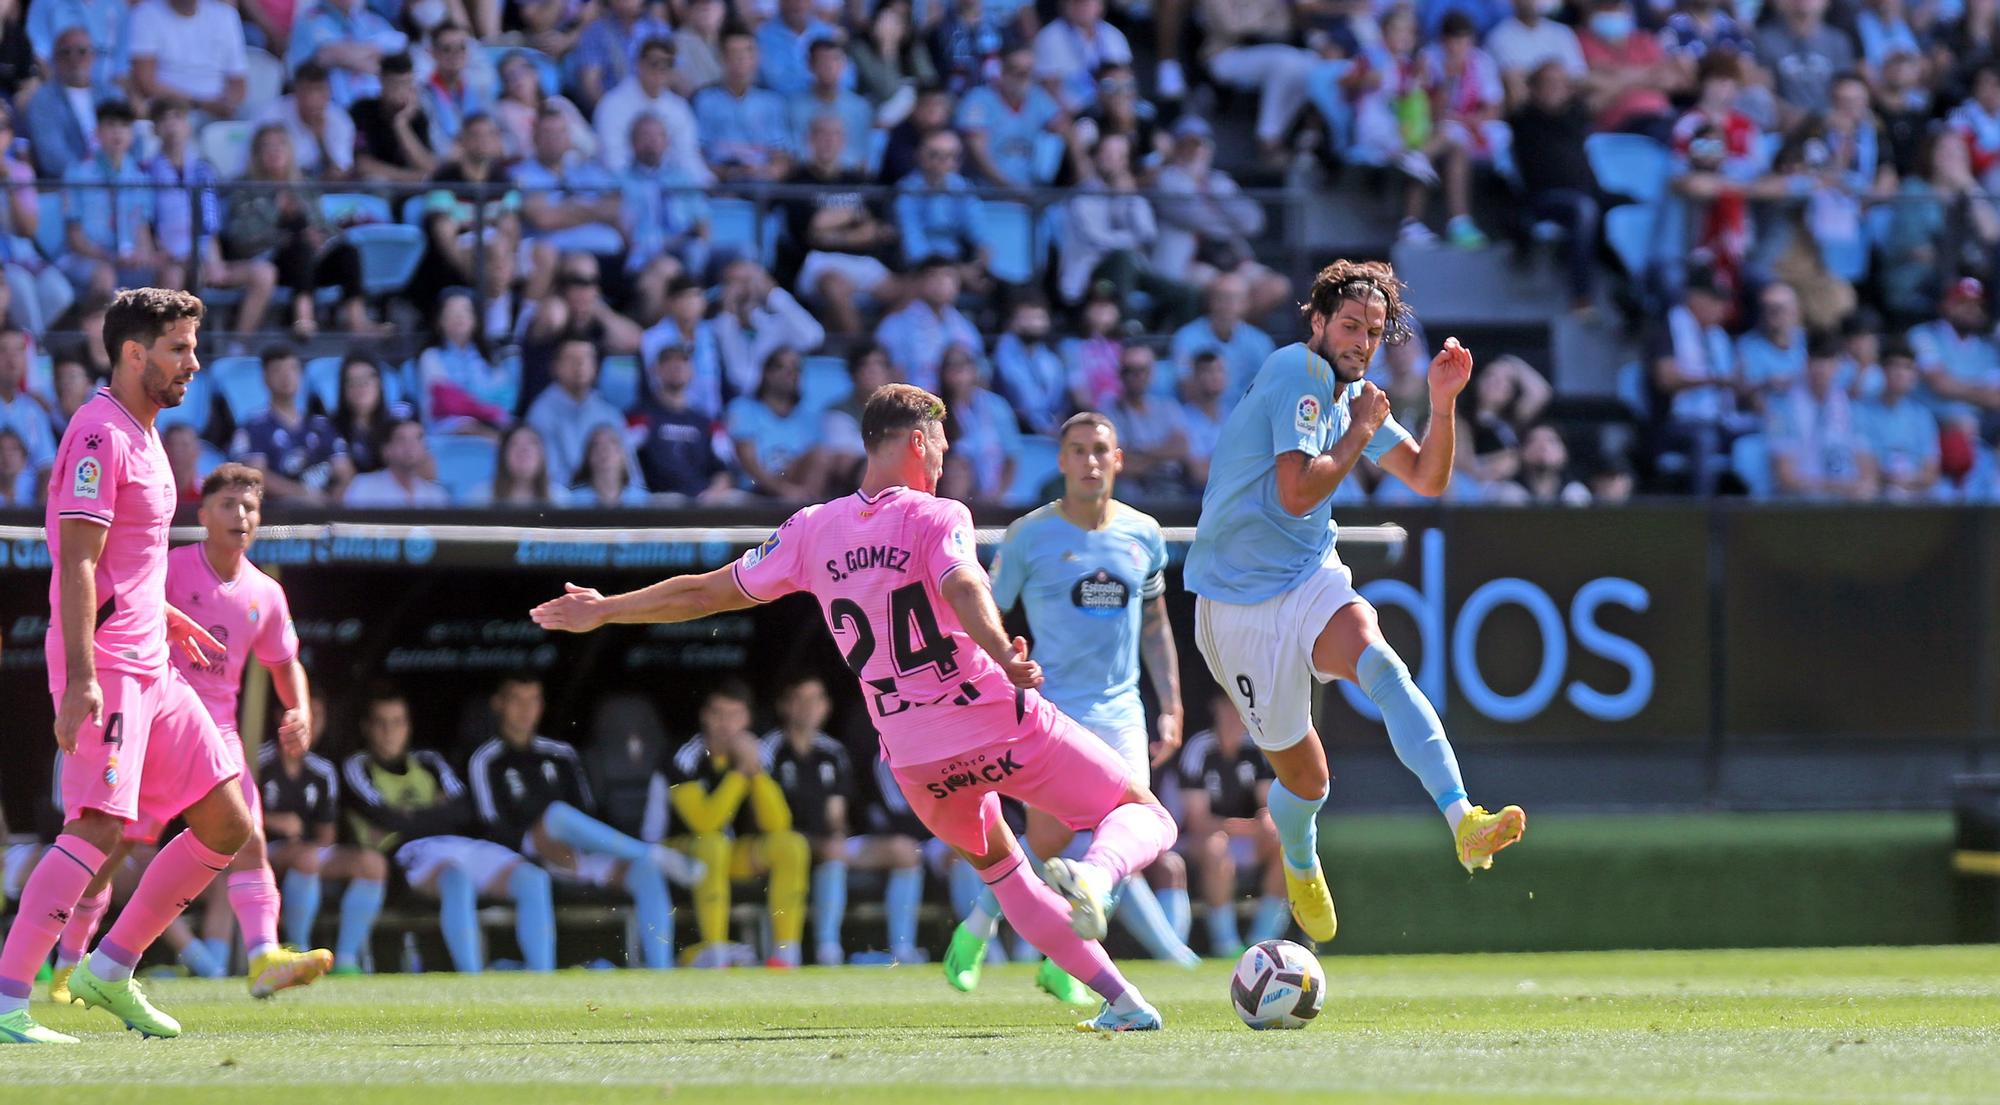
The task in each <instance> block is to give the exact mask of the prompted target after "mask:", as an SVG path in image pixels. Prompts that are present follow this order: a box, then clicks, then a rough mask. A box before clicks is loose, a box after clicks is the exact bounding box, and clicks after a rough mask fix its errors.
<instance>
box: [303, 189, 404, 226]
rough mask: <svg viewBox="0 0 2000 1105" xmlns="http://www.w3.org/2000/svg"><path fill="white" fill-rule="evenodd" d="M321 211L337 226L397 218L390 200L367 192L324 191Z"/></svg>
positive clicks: (384, 221) (321, 197)
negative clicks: (390, 205) (391, 207)
mask: <svg viewBox="0 0 2000 1105" xmlns="http://www.w3.org/2000/svg"><path fill="white" fill-rule="evenodd" d="M319 213H320V215H321V216H322V217H324V218H325V219H326V221H327V222H330V223H332V224H334V225H335V226H339V225H341V224H342V223H386V222H393V221H395V218H396V215H395V212H394V211H392V210H391V209H390V207H389V201H388V200H386V199H383V198H382V197H381V196H377V195H372V194H370V193H367V192H323V193H321V194H320V197H319Z"/></svg>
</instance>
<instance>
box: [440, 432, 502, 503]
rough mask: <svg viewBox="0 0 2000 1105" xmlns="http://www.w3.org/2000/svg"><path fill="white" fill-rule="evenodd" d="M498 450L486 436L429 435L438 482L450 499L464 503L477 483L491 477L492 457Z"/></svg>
mask: <svg viewBox="0 0 2000 1105" xmlns="http://www.w3.org/2000/svg"><path fill="white" fill-rule="evenodd" d="M499 449H500V446H499V445H498V444H497V443H496V442H494V441H493V440H492V439H490V438H484V437H474V436H471V435H468V434H439V435H438V436H436V437H433V438H431V455H432V456H434V457H436V458H437V478H438V482H439V483H441V484H443V485H444V489H445V490H446V491H449V492H450V493H451V501H452V502H455V503H463V502H465V501H466V500H467V499H468V498H470V497H471V495H472V492H473V491H474V490H476V489H477V488H478V487H479V485H481V484H483V483H486V482H488V481H490V480H491V479H492V478H493V457H494V455H495V454H496V453H497V452H499Z"/></svg>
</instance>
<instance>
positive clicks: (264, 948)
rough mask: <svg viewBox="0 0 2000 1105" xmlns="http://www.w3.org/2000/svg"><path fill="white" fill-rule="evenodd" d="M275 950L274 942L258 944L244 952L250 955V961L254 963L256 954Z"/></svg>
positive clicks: (276, 947)
mask: <svg viewBox="0 0 2000 1105" xmlns="http://www.w3.org/2000/svg"><path fill="white" fill-rule="evenodd" d="M277 950H278V945H276V944H259V945H257V946H256V947H254V948H251V949H250V950H249V951H248V952H246V953H244V954H246V955H248V956H249V957H250V962H252V963H255V962H257V957H258V956H260V955H265V954H267V953H270V952H274V951H277Z"/></svg>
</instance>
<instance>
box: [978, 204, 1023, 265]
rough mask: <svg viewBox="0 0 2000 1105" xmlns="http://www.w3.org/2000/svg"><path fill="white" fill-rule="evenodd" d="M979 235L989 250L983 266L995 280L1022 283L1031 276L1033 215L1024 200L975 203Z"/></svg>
mask: <svg viewBox="0 0 2000 1105" xmlns="http://www.w3.org/2000/svg"><path fill="white" fill-rule="evenodd" d="M979 221H980V223H981V226H980V236H981V237H982V238H984V239H985V240H986V244H987V247H988V248H989V249H990V250H991V251H992V255H991V260H990V262H989V263H988V264H987V266H986V268H987V271H988V272H991V273H992V274H993V278H994V279H995V280H999V281H1001V282H1003V283H1007V284H1026V283H1027V282H1028V281H1030V280H1032V279H1034V276H1035V252H1034V250H1035V215H1034V212H1032V211H1030V210H1029V209H1028V205H1027V204H1024V203H1006V202H993V203H982V204H980V205H979Z"/></svg>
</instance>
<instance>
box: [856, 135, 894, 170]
mask: <svg viewBox="0 0 2000 1105" xmlns="http://www.w3.org/2000/svg"><path fill="white" fill-rule="evenodd" d="M888 152H889V132H888V131H886V130H883V129H882V128H881V127H875V128H874V129H872V130H870V131H869V132H868V160H867V161H866V162H865V163H864V164H863V166H862V168H863V169H865V170H866V171H867V173H868V175H869V176H870V177H878V176H881V175H882V155H883V154H886V153H888Z"/></svg>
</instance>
